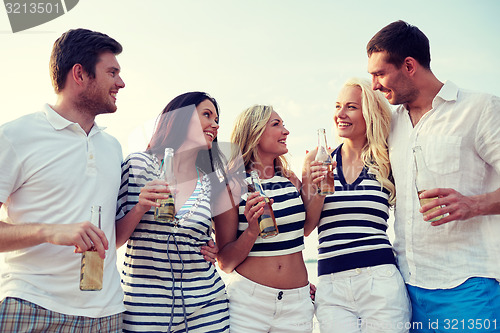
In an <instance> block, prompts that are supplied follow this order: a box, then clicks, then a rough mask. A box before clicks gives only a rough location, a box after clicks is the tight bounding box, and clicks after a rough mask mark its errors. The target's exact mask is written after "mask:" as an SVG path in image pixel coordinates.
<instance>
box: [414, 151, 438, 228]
mask: <svg viewBox="0 0 500 333" xmlns="http://www.w3.org/2000/svg"><path fill="white" fill-rule="evenodd" d="M413 157H414V158H415V186H416V188H417V196H419V195H420V193H422V192H423V191H426V190H430V189H433V188H435V187H436V180H435V178H434V175H433V173H432V171H430V170H429V169H428V168H427V165H426V164H425V160H424V155H423V153H422V147H420V146H416V147H414V148H413ZM437 198H438V197H434V198H425V199H420V198H418V200H419V201H420V207H422V206H423V205H425V204H426V203H428V202H430V201H432V200H434V199H437ZM439 208H440V207H439V206H438V207H434V208H432V209H431V210H429V211H427V212H426V214H429V213H431V212H433V211H435V210H436V209H439ZM442 217H443V215H439V216H436V217H435V218H433V219H430V220H428V221H427V222H434V221H438V220H440V219H441V218H442Z"/></svg>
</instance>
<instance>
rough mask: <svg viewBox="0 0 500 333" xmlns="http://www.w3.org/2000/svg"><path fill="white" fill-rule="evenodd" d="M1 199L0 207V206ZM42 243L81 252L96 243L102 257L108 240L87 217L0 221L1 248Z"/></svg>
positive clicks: (12, 248)
mask: <svg viewBox="0 0 500 333" xmlns="http://www.w3.org/2000/svg"><path fill="white" fill-rule="evenodd" d="M2 204H3V203H1V202H0V207H2ZM43 243H51V244H54V245H66V246H72V245H73V246H75V253H83V252H85V251H87V250H90V249H91V248H92V247H93V246H95V248H96V250H97V252H99V255H100V256H101V258H104V257H105V250H107V249H108V240H107V238H106V235H105V234H104V232H103V231H102V230H101V229H99V228H98V227H96V226H94V225H93V224H92V223H90V222H89V221H85V222H80V223H75V224H43V223H26V224H17V225H14V224H10V223H7V222H3V221H0V252H7V251H14V250H19V249H23V248H27V247H31V246H35V245H39V244H43Z"/></svg>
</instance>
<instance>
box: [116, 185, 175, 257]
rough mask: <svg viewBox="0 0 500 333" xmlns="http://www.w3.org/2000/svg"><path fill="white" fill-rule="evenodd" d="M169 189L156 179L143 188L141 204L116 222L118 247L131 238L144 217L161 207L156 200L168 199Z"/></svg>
mask: <svg viewBox="0 0 500 333" xmlns="http://www.w3.org/2000/svg"><path fill="white" fill-rule="evenodd" d="M168 192H169V189H168V187H167V183H166V182H165V181H162V180H158V179H155V180H153V181H150V182H148V183H146V185H144V187H143V188H141V193H140V194H139V202H138V203H137V204H135V206H134V207H132V209H131V210H130V211H129V212H128V213H127V214H126V215H125V216H124V217H122V218H121V219H119V220H117V221H116V247H117V248H119V247H120V246H122V245H123V244H125V242H126V241H127V240H128V239H129V238H130V236H131V235H132V233H133V232H134V230H135V228H136V227H137V225H138V224H139V222H140V221H141V219H142V216H143V215H144V214H145V213H146V212H147V211H149V210H150V209H151V207H159V206H160V205H159V204H158V203H156V199H167V198H168V194H167V193H168Z"/></svg>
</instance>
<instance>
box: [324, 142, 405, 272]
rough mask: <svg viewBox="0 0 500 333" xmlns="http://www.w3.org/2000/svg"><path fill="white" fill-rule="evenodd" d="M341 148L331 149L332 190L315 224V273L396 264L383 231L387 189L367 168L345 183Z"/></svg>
mask: <svg viewBox="0 0 500 333" xmlns="http://www.w3.org/2000/svg"><path fill="white" fill-rule="evenodd" d="M341 147H342V145H340V146H339V147H338V148H337V149H335V151H333V152H332V157H333V158H334V159H335V160H336V161H337V167H336V169H335V172H334V177H335V193H334V194H331V195H327V196H326V198H325V202H324V205H323V211H322V212H321V217H320V221H319V225H318V240H319V246H318V252H319V253H318V276H321V275H326V274H331V273H336V272H342V271H346V270H349V269H354V268H362V267H370V266H377V265H382V264H395V259H394V254H393V251H392V246H391V243H390V242H389V237H388V236H387V233H386V230H387V227H388V224H387V219H388V218H389V203H388V199H389V192H388V191H387V190H386V189H384V188H382V186H381V184H380V183H379V182H378V181H377V180H376V179H375V176H374V175H373V174H372V173H370V172H369V170H368V168H366V167H365V168H364V169H363V171H362V172H361V174H360V175H359V177H358V178H357V179H356V180H355V181H354V182H353V183H352V184H348V183H347V182H346V180H345V178H344V174H343V172H342V155H341V153H340V148H341Z"/></svg>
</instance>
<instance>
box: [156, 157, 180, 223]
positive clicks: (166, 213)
mask: <svg viewBox="0 0 500 333" xmlns="http://www.w3.org/2000/svg"><path fill="white" fill-rule="evenodd" d="M160 179H162V180H165V181H166V182H167V184H168V188H169V189H170V192H169V193H168V198H167V199H157V200H156V202H157V203H159V204H160V207H155V214H154V219H155V221H158V222H170V221H173V220H174V218H175V205H174V198H175V193H174V190H175V187H176V186H177V181H176V179H175V175H174V149H173V148H165V154H164V155H163V163H162V168H161V173H160Z"/></svg>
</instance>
